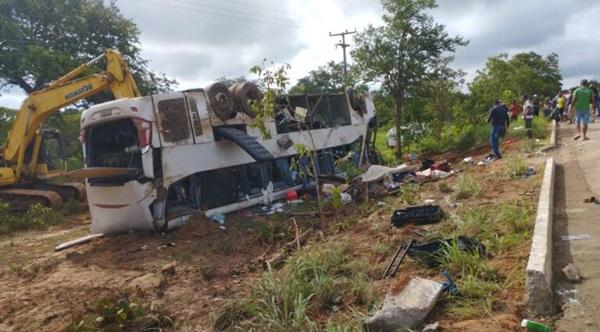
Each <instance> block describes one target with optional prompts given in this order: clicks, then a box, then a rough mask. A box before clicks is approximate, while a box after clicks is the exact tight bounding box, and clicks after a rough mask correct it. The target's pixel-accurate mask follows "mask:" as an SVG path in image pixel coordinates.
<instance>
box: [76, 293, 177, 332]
mask: <svg viewBox="0 0 600 332" xmlns="http://www.w3.org/2000/svg"><path fill="white" fill-rule="evenodd" d="M172 325H173V321H172V319H171V318H170V317H168V316H165V315H159V316H155V315H152V314H147V313H146V312H145V311H144V309H143V308H142V306H140V305H139V304H137V303H135V302H130V301H128V300H127V299H125V298H119V299H116V300H114V299H109V298H103V299H101V300H100V301H98V303H97V304H96V310H95V311H94V312H93V313H88V314H85V315H83V316H82V317H81V318H80V319H77V320H75V321H74V322H72V323H71V324H70V325H69V326H67V329H66V330H67V331H68V332H87V331H130V330H138V331H162V329H164V328H167V327H170V326H172Z"/></svg>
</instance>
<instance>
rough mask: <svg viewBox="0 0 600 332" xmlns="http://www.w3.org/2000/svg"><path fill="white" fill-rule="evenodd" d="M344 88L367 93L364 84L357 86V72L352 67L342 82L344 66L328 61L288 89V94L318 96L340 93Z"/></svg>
mask: <svg viewBox="0 0 600 332" xmlns="http://www.w3.org/2000/svg"><path fill="white" fill-rule="evenodd" d="M345 87H353V88H354V89H355V90H356V91H359V92H363V93H364V92H367V91H368V90H369V88H368V87H367V86H366V85H365V84H359V78H358V74H357V70H356V68H355V67H354V66H350V67H349V68H348V73H347V79H346V82H344V64H343V63H341V62H338V63H336V62H334V61H329V62H328V63H327V64H326V65H325V66H320V67H319V68H317V69H315V70H311V71H310V72H309V73H308V75H306V76H304V77H302V78H301V79H299V80H298V82H297V83H296V85H294V86H293V87H292V88H291V89H290V93H297V94H320V93H341V92H343V91H344V88H345Z"/></svg>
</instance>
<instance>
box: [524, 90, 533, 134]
mask: <svg viewBox="0 0 600 332" xmlns="http://www.w3.org/2000/svg"><path fill="white" fill-rule="evenodd" d="M533 112H534V111H533V103H532V102H531V100H530V99H529V97H528V96H527V95H524V96H523V120H525V129H526V130H527V137H528V138H533Z"/></svg>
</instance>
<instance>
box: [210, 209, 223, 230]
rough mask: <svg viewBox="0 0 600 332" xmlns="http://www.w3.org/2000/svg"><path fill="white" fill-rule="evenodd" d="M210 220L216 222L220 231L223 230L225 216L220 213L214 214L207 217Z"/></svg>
mask: <svg viewBox="0 0 600 332" xmlns="http://www.w3.org/2000/svg"><path fill="white" fill-rule="evenodd" d="M208 218H209V219H210V220H212V221H214V222H216V223H217V224H219V228H220V229H222V230H225V229H226V228H225V215H224V214H222V213H215V214H213V215H211V216H210V217H208Z"/></svg>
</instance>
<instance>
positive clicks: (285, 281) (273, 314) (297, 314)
mask: <svg viewBox="0 0 600 332" xmlns="http://www.w3.org/2000/svg"><path fill="white" fill-rule="evenodd" d="M368 267H369V266H368V264H367V262H366V261H364V260H362V259H360V258H355V257H352V256H350V255H348V253H347V245H346V244H345V243H343V242H336V243H327V244H325V245H320V246H316V247H313V248H311V249H308V250H302V251H300V252H297V253H296V254H294V255H293V256H291V257H290V258H289V259H288V260H287V263H286V265H285V267H284V268H283V269H282V270H280V271H274V270H272V269H271V268H269V269H268V271H267V272H265V273H264V275H263V276H262V277H261V278H260V280H259V281H258V282H257V283H256V285H255V286H254V288H253V289H252V292H251V295H250V296H249V297H248V298H245V299H237V300H232V301H230V302H229V303H227V304H226V305H225V306H224V307H223V308H222V309H221V310H219V312H218V313H217V314H216V316H215V320H214V328H215V329H217V330H226V329H230V328H233V327H237V328H240V329H247V328H248V327H249V326H252V327H253V328H254V329H256V330H269V331H311V330H318V329H319V325H318V323H317V321H316V318H317V317H316V315H317V314H318V313H319V312H323V311H325V312H330V311H332V309H333V308H334V307H336V306H338V305H340V304H341V303H339V301H343V304H344V305H351V306H364V307H367V308H370V307H372V306H373V304H374V303H375V301H376V298H375V295H374V293H373V291H372V290H371V286H370V282H371V280H370V278H369V277H368V275H367V274H366V272H365V271H367V270H368ZM360 323H361V322H360V321H350V322H349V324H350V325H348V326H354V327H359V326H360Z"/></svg>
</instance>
